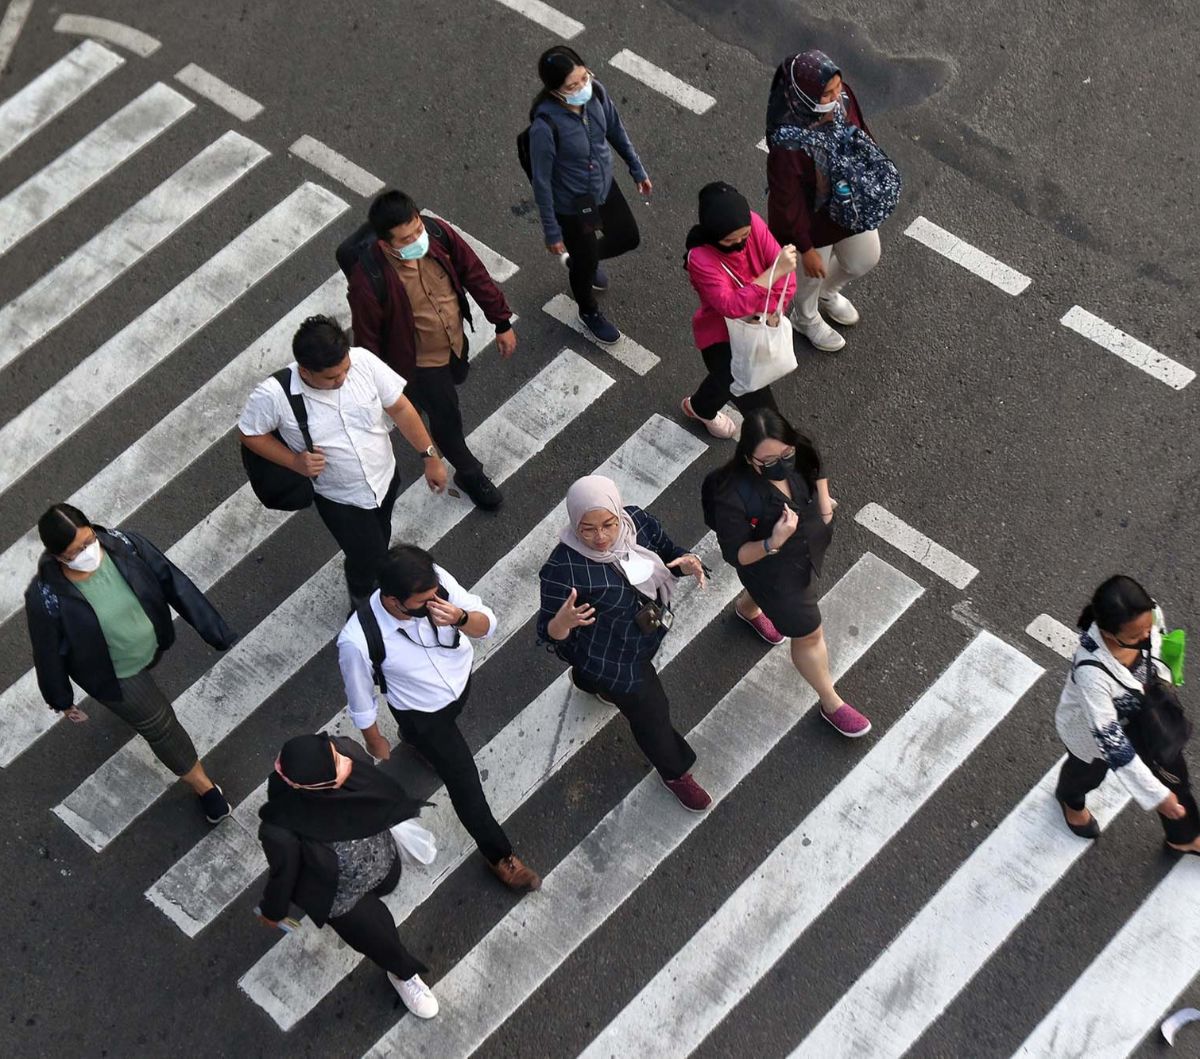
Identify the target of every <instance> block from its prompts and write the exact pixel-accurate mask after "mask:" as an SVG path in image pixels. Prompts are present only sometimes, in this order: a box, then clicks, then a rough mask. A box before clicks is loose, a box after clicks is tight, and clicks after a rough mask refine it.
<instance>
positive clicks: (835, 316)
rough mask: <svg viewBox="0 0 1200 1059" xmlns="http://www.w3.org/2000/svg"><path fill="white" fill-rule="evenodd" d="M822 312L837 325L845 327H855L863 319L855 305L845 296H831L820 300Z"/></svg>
mask: <svg viewBox="0 0 1200 1059" xmlns="http://www.w3.org/2000/svg"><path fill="white" fill-rule="evenodd" d="M820 305H821V312H823V313H824V314H825V315H826V316H828V317H829V319H830V320H832V321H833V322H834V323H835V324H841V325H842V326H843V327H853V326H854V325H855V324H856V323H858V321H859V320H860V319H862V317H860V316H859V315H858V310H857V309H856V308H854V303H853V302H852V301H851V300H850V299H849V298H847V297H846V296H845V295H844V294H830V295H828V296H827V297H823V298H821V299H820Z"/></svg>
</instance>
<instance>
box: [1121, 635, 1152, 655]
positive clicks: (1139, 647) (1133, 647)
mask: <svg viewBox="0 0 1200 1059" xmlns="http://www.w3.org/2000/svg"><path fill="white" fill-rule="evenodd" d="M1113 639H1114V640H1117V636H1116V633H1114V634H1113ZM1117 643H1118V644H1120V645H1121V646H1122V647H1124V648H1125V649H1126V650H1127V651H1149V650H1150V637H1149V636H1147V637H1146V638H1145V639H1144V640H1138V641H1137V643H1126V642H1125V641H1124V640H1117Z"/></svg>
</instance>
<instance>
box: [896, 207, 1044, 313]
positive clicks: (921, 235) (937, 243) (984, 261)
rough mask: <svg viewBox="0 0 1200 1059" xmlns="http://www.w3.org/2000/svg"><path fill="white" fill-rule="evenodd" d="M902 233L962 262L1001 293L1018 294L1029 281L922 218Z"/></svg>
mask: <svg viewBox="0 0 1200 1059" xmlns="http://www.w3.org/2000/svg"><path fill="white" fill-rule="evenodd" d="M904 234H905V235H907V236H908V237H909V238H911V239H915V240H916V241H917V242H918V243H921V244H923V245H924V246H927V247H929V249H930V250H934V251H936V252H937V253H939V254H941V255H942V257H944V258H948V259H949V260H950V261H953V262H954V263H955V264H956V265H962V267H963V268H965V269H966V270H967V271H968V272H974V273H975V275H977V276H979V277H980V278H981V279H986V280H987V281H988V282H989V283H991V284H992V285H993V286H996V287H999V288H1000V289H1001V290H1002V291H1004V293H1005V294H1014V295H1015V294H1020V293H1021V291H1023V290H1024V289H1025V288H1026V287H1028V286H1029V284H1030V283H1031V282H1032V280H1030V278H1029V277H1028V276H1026V275H1023V274H1022V273H1020V272H1018V271H1017V270H1016V269H1015V268H1009V266H1008V265H1006V264H1005V263H1004V262H1003V261H998V260H996V258H994V257H992V256H991V254H985V253H984V252H983V251H982V250H979V249H978V248H976V247H974V246H972V245H971V244H970V243H967V242H964V241H963V240H962V239H960V238H959V237H958V236H957V235H954V234H953V233H952V232H948V231H946V229H945V228H940V227H938V226H937V225H936V224H934V223H933V222H932V221H930V220H927V219H926V218H924V217H918V218H917V219H916V220H915V221H913V222H912V224H910V225H909V226H908V227H907V228H905V229H904Z"/></svg>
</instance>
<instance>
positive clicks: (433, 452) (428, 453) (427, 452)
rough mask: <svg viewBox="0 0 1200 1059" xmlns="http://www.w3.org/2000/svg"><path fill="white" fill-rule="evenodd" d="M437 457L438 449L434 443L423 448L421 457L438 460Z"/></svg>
mask: <svg viewBox="0 0 1200 1059" xmlns="http://www.w3.org/2000/svg"><path fill="white" fill-rule="evenodd" d="M437 458H438V454H437V449H435V448H434V447H433V446H432V445H430V446H429V448H427V449H422V450H421V459H423V460H436V459H437Z"/></svg>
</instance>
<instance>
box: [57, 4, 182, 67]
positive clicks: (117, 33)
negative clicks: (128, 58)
mask: <svg viewBox="0 0 1200 1059" xmlns="http://www.w3.org/2000/svg"><path fill="white" fill-rule="evenodd" d="M54 32H55V33H71V34H74V35H75V36H79V37H96V38H97V39H98V40H106V41H108V42H109V43H110V44H116V45H119V46H120V47H122V48H124V49H125V50H126V51H131V52H133V54H134V55H139V56H141V57H142V58H143V59H145V58H146V57H147V56H150V55H153V54H154V53H155V52H156V51H158V49H159V48H161V47H162V42H161V41H159V40H158V39H156V38H155V37H152V36H150V34H149V33H143V32H142V31H141V30H140V29H134V28H133V26H127V25H125V23H124V22H114V21H113V20H112V19H111V18H97V17H96V16H94V15H62V16H61V17H60V18H59V20H58V21H57V22H55V23H54Z"/></svg>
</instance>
